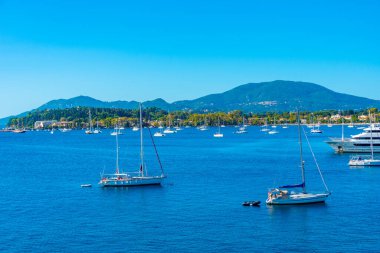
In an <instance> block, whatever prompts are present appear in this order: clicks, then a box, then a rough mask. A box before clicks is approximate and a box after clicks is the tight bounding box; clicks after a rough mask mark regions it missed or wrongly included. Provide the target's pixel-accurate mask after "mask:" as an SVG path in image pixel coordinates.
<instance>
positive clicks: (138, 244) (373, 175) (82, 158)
mask: <svg viewBox="0 0 380 253" xmlns="http://www.w3.org/2000/svg"><path fill="white" fill-rule="evenodd" d="M321 129H322V130H324V133H323V134H321V135H311V134H308V136H309V140H310V143H311V146H312V147H313V151H314V153H315V156H316V158H317V160H318V162H319V165H320V167H321V170H322V172H323V174H324V177H325V180H326V183H327V185H328V187H329V190H330V191H331V192H332V195H331V196H330V197H329V198H328V200H327V202H326V203H325V204H317V205H304V206H273V207H272V206H266V205H265V199H266V196H267V191H268V189H269V188H272V187H275V186H278V185H283V184H292V183H300V181H301V173H300V167H299V146H298V139H297V134H298V133H297V128H296V127H294V126H291V127H289V128H288V129H282V128H278V130H279V132H280V133H279V134H278V135H268V134H265V133H263V132H260V131H259V127H249V128H248V131H249V132H248V134H241V135H236V134H233V132H234V131H235V130H236V129H235V128H232V127H227V128H222V132H223V133H224V138H222V139H217V138H213V137H212V135H213V133H214V132H215V131H216V129H210V130H209V131H204V132H201V131H198V130H196V129H193V128H192V129H184V130H183V131H181V132H178V133H177V134H173V135H167V136H166V137H164V138H155V142H156V145H157V149H158V152H159V154H160V158H161V160H162V164H163V167H164V169H165V173H166V174H167V179H166V180H165V182H164V183H163V185H162V186H151V187H135V188H124V189H123V188H117V189H112V188H101V187H98V185H97V183H98V181H99V179H100V174H101V173H102V172H103V171H104V172H111V173H112V172H114V170H115V137H113V136H110V131H109V130H104V131H103V133H102V134H99V135H85V134H84V131H71V132H67V133H61V132H55V133H54V134H50V132H44V131H40V132H27V133H25V134H12V133H0V189H1V194H0V203H1V205H0V252H264V251H265V252H379V251H380V236H379V235H380V218H379V214H380V201H379V200H380V198H379V194H378V193H377V191H378V190H379V185H380V168H350V167H348V166H347V163H348V160H349V155H347V154H343V155H339V154H335V153H334V152H333V151H332V149H331V148H330V147H329V146H328V145H327V144H325V143H324V141H325V140H327V138H328V137H329V136H335V137H339V136H340V133H341V129H340V127H339V126H335V127H333V128H327V127H322V128H321ZM305 130H306V131H309V129H305ZM153 131H154V130H153ZM124 132H125V134H124V135H122V136H119V141H120V165H121V167H122V169H123V170H125V171H135V170H138V168H139V133H138V132H132V131H131V130H130V129H127V130H125V131H124ZM359 132H360V130H357V129H348V128H347V129H346V134H347V135H349V134H354V133H359ZM144 134H145V136H146V138H145V153H146V156H145V158H146V164H147V168H148V172H149V173H151V174H158V173H159V166H158V162H157V159H156V158H155V153H154V149H153V146H152V143H151V141H150V139H149V136H148V130H147V129H144ZM304 144H305V145H304V154H305V157H304V158H305V167H306V180H307V188H308V190H309V191H323V190H324V188H323V184H322V181H321V179H320V176H319V174H318V171H317V169H316V166H315V164H314V162H313V159H312V156H311V153H310V151H309V149H308V147H307V144H306V142H305V143H304ZM81 184H92V185H93V187H92V188H81V187H80V185H81ZM246 200H260V201H261V202H262V205H261V207H243V206H242V205H241V203H242V202H243V201H246Z"/></svg>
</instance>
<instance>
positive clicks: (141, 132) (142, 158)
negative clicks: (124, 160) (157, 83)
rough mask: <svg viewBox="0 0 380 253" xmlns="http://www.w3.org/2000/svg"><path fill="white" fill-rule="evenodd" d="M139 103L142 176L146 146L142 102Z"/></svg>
mask: <svg viewBox="0 0 380 253" xmlns="http://www.w3.org/2000/svg"><path fill="white" fill-rule="evenodd" d="M139 105H140V159H141V168H140V174H141V176H144V146H143V124H142V111H141V103H140V104H139Z"/></svg>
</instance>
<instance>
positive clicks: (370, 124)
mask: <svg viewBox="0 0 380 253" xmlns="http://www.w3.org/2000/svg"><path fill="white" fill-rule="evenodd" d="M369 129H370V131H371V158H372V160H373V139H372V119H371V112H369Z"/></svg>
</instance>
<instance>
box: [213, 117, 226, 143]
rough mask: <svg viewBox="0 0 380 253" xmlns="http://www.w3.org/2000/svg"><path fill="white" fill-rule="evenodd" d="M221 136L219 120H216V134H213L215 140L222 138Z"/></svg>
mask: <svg viewBox="0 0 380 253" xmlns="http://www.w3.org/2000/svg"><path fill="white" fill-rule="evenodd" d="M223 136H224V135H223V134H222V133H221V132H220V119H219V118H218V132H216V133H214V137H215V138H223Z"/></svg>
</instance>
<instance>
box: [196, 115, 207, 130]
mask: <svg viewBox="0 0 380 253" xmlns="http://www.w3.org/2000/svg"><path fill="white" fill-rule="evenodd" d="M198 130H199V131H207V130H208V126H207V118H206V117H205V122H204V124H203V125H202V126H200V127H198Z"/></svg>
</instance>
